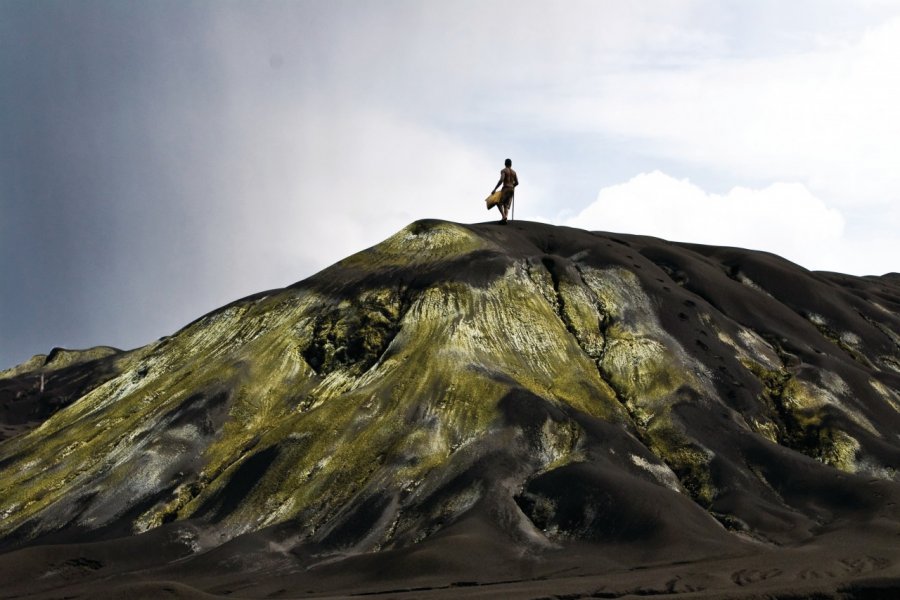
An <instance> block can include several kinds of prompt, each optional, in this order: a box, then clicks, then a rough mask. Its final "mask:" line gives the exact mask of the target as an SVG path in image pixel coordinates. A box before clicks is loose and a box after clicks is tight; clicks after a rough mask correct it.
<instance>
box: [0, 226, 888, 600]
mask: <svg viewBox="0 0 900 600" xmlns="http://www.w3.org/2000/svg"><path fill="white" fill-rule="evenodd" d="M0 436H2V437H3V438H4V439H3V441H2V442H0V552H2V554H0V598H97V597H103V598H118V597H121V598H130V599H134V598H311V597H357V596H360V595H365V596H370V595H371V596H375V597H379V598H388V597H390V598H459V597H466V598H554V597H557V598H591V597H595V598H619V597H629V596H648V595H653V596H656V597H661V598H685V599H686V598H735V599H737V598H746V599H750V598H859V599H862V598H891V597H900V506H898V501H900V484H898V482H897V466H898V464H900V276H898V275H896V274H889V275H884V276H881V277H851V276H847V275H840V274H834V273H821V272H809V271H806V270H804V269H802V268H801V267H798V266H797V265H794V264H792V263H790V262H788V261H785V260H783V259H781V258H779V257H776V256H774V255H771V254H766V253H761V252H753V251H747V250H741V249H734V248H719V247H710V246H699V245H692V244H681V243H671V242H666V241H664V240H659V239H655V238H648V237H640V236H626V235H617V234H605V233H591V232H586V231H581V230H576V229H569V228H563V227H554V226H549V225H544V224H539V223H529V222H521V221H519V222H514V223H511V224H510V225H508V226H505V227H504V226H500V225H497V224H479V225H461V224H455V223H448V222H442V221H430V220H429V221H418V222H416V223H413V224H411V225H410V226H408V227H406V228H405V229H403V230H402V231H400V232H398V233H397V234H396V235H394V236H392V237H391V238H389V239H387V240H385V241H384V242H382V243H381V244H379V245H377V246H374V247H373V248H370V249H368V250H365V251H363V252H361V253H358V254H355V255H353V256H350V257H348V258H347V259H345V260H343V261H341V262H339V263H337V264H335V265H333V266H332V267H329V268H328V269H326V270H324V271H322V272H320V273H318V274H317V275H314V276H313V277H311V278H309V279H307V280H304V281H301V282H299V283H297V284H295V285H293V286H290V287H288V288H285V289H280V290H273V291H269V292H264V293H261V294H257V295H255V296H252V297H249V298H245V299H243V300H240V301H237V302H234V303H232V304H230V305H228V306H226V307H223V308H221V309H219V310H216V311H214V312H212V313H210V314H208V315H206V316H204V317H202V318H200V319H198V320H197V321H195V322H193V323H191V324H189V325H188V326H186V327H185V328H183V329H182V330H180V331H179V332H177V333H175V334H174V335H172V336H170V337H166V338H162V339H161V340H159V341H157V342H154V343H152V344H149V345H147V346H145V347H142V348H138V349H136V350H132V351H128V352H122V351H119V350H115V349H112V348H94V349H91V350H86V351H70V350H62V349H55V350H54V351H52V352H51V353H50V354H48V355H46V356H45V355H39V356H36V357H34V358H33V359H31V360H30V361H28V362H26V363H24V364H23V365H20V366H18V367H15V368H13V369H10V370H8V371H5V372H3V373H0Z"/></svg>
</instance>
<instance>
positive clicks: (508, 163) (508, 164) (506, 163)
mask: <svg viewBox="0 0 900 600" xmlns="http://www.w3.org/2000/svg"><path fill="white" fill-rule="evenodd" d="M503 164H505V165H506V166H507V167H511V166H512V161H511V160H509V159H508V158H507V159H506V162H504V163H503Z"/></svg>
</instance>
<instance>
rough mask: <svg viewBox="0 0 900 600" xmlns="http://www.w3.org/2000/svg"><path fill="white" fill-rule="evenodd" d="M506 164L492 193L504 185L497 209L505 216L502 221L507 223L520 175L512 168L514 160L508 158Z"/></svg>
mask: <svg viewBox="0 0 900 600" xmlns="http://www.w3.org/2000/svg"><path fill="white" fill-rule="evenodd" d="M504 164H505V165H506V166H505V167H504V168H503V169H502V170H501V171H500V181H498V182H497V185H495V186H494V189H493V190H491V193H492V194H493V193H494V192H496V191H497V188H498V187H500V186H501V185H502V186H503V187H502V188H501V189H500V202H499V203H498V204H497V209H498V210H499V211H500V214H501V215H502V216H503V218H502V219H501V220H500V222H501V223H506V220H507V218H508V217H509V208H510V207H511V206H512V203H513V196H515V191H516V186H517V185H519V177H518V175H516V172H515V171H513V170H512V161H511V160H510V159H508V158H507V159H506V162H505V163H504Z"/></svg>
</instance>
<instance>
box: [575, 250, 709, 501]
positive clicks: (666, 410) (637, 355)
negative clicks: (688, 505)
mask: <svg viewBox="0 0 900 600" xmlns="http://www.w3.org/2000/svg"><path fill="white" fill-rule="evenodd" d="M579 271H580V274H581V277H582V279H583V282H584V284H585V286H586V287H587V289H588V290H589V291H590V294H591V296H589V297H591V298H592V302H589V303H585V301H584V300H583V299H584V298H585V297H588V296H586V295H585V294H579V295H572V294H567V293H566V290H567V288H566V287H562V288H560V289H561V293H563V294H566V304H575V305H579V306H581V309H580V312H581V313H585V312H587V311H588V310H589V308H588V307H589V306H593V310H594V311H596V313H597V321H598V322H600V323H602V324H603V331H602V335H603V337H604V345H603V351H602V352H601V356H600V357H599V358H598V360H597V367H598V368H599V370H600V372H601V373H602V374H603V377H604V379H605V380H606V381H607V382H609V384H610V385H611V386H612V387H613V388H614V389H615V390H616V393H617V395H618V397H619V399H620V400H621V401H622V402H623V403H624V405H625V406H626V407H627V409H628V412H629V414H630V415H631V417H632V418H633V420H634V422H635V424H636V426H637V427H638V431H639V433H640V434H641V435H642V437H643V438H644V441H645V443H647V445H648V447H649V448H650V449H651V450H652V451H653V453H654V454H656V455H657V456H658V457H659V458H660V459H662V460H663V461H664V462H665V463H666V464H667V465H668V466H669V467H670V468H671V469H672V470H673V471H674V472H675V473H676V474H678V476H679V478H680V479H681V481H682V483H683V485H684V487H685V489H686V490H687V491H688V492H689V493H690V494H691V496H692V497H693V498H694V499H695V500H697V501H698V502H700V503H701V504H703V505H705V506H709V504H710V503H711V502H712V500H713V497H714V496H715V490H714V489H713V486H712V483H711V480H710V475H709V462H710V460H711V459H712V457H713V456H714V454H713V453H712V451H711V450H709V449H707V448H704V447H703V446H702V445H701V444H700V443H699V442H698V441H696V440H694V439H692V438H691V437H690V436H688V435H687V434H686V433H685V431H684V428H683V427H682V426H681V425H680V424H679V423H678V421H677V419H675V418H674V416H673V414H672V408H673V407H674V406H675V404H676V403H677V401H678V398H679V392H680V391H681V390H683V389H690V390H693V391H694V392H695V393H696V395H697V396H699V397H701V398H703V397H706V398H711V397H713V395H714V393H713V391H712V390H711V388H710V383H709V380H710V375H709V372H708V370H707V369H706V367H705V366H704V365H703V364H702V363H700V362H699V361H697V360H695V359H694V358H692V357H691V356H690V355H689V354H688V353H687V352H685V350H684V348H683V347H682V346H681V345H680V344H679V343H678V341H677V340H675V339H674V338H673V337H672V336H671V335H670V334H668V333H667V332H666V331H665V330H664V329H663V327H662V326H661V325H660V323H659V318H658V317H657V315H656V312H655V310H654V307H653V305H652V302H651V300H650V298H649V297H648V296H647V294H646V293H645V292H644V291H643V290H642V289H641V286H640V282H639V281H638V280H637V278H636V277H635V275H634V274H633V273H631V272H630V271H626V270H624V269H604V270H599V269H593V268H590V267H581V268H580V269H579ZM572 312H574V311H572ZM583 322H584V320H583V319H582V320H573V321H572V323H573V326H576V327H577V326H578V325H577V324H578V323H583ZM584 335H585V337H586V336H587V334H584Z"/></svg>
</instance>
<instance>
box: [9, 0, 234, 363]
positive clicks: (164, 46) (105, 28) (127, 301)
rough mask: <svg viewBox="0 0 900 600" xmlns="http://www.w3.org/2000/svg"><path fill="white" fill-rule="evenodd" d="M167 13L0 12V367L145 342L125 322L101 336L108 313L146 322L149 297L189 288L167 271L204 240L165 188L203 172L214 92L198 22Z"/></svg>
mask: <svg viewBox="0 0 900 600" xmlns="http://www.w3.org/2000/svg"><path fill="white" fill-rule="evenodd" d="M173 6H174V5H173V4H172V3H160V2H154V3H131V2H115V3H109V2H103V3H95V2H58V3H47V2H39V3H31V2H15V3H10V2H5V3H3V4H2V5H0V11H2V17H0V24H2V25H0V26H2V38H0V40H2V41H0V44H2V48H0V73H2V81H3V89H2V93H0V103H2V104H0V140H2V141H0V181H2V186H3V188H2V197H0V201H2V212H0V227H2V230H0V249H2V253H0V278H2V281H3V291H2V296H0V298H2V304H0V339H2V348H0V364H5V365H8V364H10V363H12V362H15V361H18V360H21V359H23V358H26V357H27V356H28V355H30V354H31V353H34V352H38V351H47V350H48V349H49V348H50V347H52V346H54V345H65V344H75V345H78V344H85V342H88V343H91V344H92V343H101V342H102V341H103V340H102V337H103V336H104V335H106V336H109V337H112V338H114V340H112V341H114V342H116V343H120V344H136V343H142V342H146V341H147V338H148V334H150V332H149V331H147V330H146V329H145V328H144V327H142V326H141V322H140V320H139V319H138V321H137V322H135V323H133V324H132V327H131V330H130V331H128V332H123V331H119V332H116V333H113V335H112V336H110V333H111V330H115V329H116V328H119V327H122V326H123V325H124V323H120V322H117V319H118V318H119V316H120V314H119V313H120V312H121V311H120V310H117V307H118V306H122V305H128V312H129V314H131V315H132V316H135V315H138V314H140V312H141V311H140V309H141V308H142V307H141V304H146V306H145V307H144V308H145V310H146V312H148V313H156V312H158V311H156V310H154V304H155V302H156V301H157V300H158V298H157V297H155V293H154V289H160V288H165V287H167V286H170V285H172V284H173V283H176V282H177V283H186V282H187V280H190V279H192V278H194V277H196V276H197V275H198V274H196V273H190V272H185V271H184V270H183V269H182V268H181V267H180V265H181V264H183V262H182V260H181V258H182V257H183V256H188V255H190V254H192V253H202V252H203V245H202V241H203V240H202V239H201V238H199V237H198V236H197V235H196V234H195V233H194V232H192V231H189V230H186V229H185V228H184V224H185V223H188V222H189V220H188V218H187V215H186V213H187V212H189V211H192V210H197V207H196V205H195V204H192V203H188V202H187V200H188V199H187V198H185V197H184V191H183V189H182V188H181V187H180V186H179V185H178V181H177V178H176V177H173V173H176V174H177V173H178V171H179V170H184V171H189V170H190V165H191V164H194V163H198V162H199V163H201V164H202V145H203V144H205V143H209V141H210V140H209V139H204V138H205V136H206V135H207V134H208V130H209V128H210V126H209V124H208V123H207V124H206V127H205V128H204V123H203V119H198V117H200V116H202V115H203V114H214V110H215V103H216V101H217V99H218V98H219V97H220V96H221V94H220V89H221V80H220V79H219V78H218V76H217V70H216V66H215V64H214V63H212V62H210V61H209V60H208V56H207V52H206V49H205V48H204V39H203V36H202V35H201V36H198V35H197V33H198V32H202V31H203V23H202V20H201V18H200V15H198V13H197V12H196V11H194V10H191V5H189V4H188V5H183V4H179V10H178V11H177V12H173V11H172V10H170V9H171V8H172V7H173ZM198 125H199V127H197V126H198ZM204 129H205V130H204ZM198 134H199V136H200V138H199V139H197V138H196V137H195V136H197V135H198ZM199 279H200V281H202V276H201V277H199ZM198 301H199V303H200V304H202V303H203V302H204V301H208V298H203V297H202V293H201V294H200V298H198ZM194 308H195V309H196V308H199V307H194ZM205 308H210V307H209V306H206V307H205ZM183 318H184V317H183V316H180V319H179V320H183ZM177 322H178V321H176V322H172V323H171V325H170V326H175V325H176V323H177ZM111 326H112V327H111ZM158 328H159V324H158V323H157V325H156V327H155V328H154V329H156V330H157V331H156V335H157V336H158V335H160V334H162V333H164V331H159V330H158ZM150 339H152V338H150Z"/></svg>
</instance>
